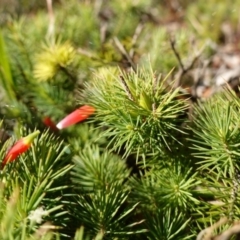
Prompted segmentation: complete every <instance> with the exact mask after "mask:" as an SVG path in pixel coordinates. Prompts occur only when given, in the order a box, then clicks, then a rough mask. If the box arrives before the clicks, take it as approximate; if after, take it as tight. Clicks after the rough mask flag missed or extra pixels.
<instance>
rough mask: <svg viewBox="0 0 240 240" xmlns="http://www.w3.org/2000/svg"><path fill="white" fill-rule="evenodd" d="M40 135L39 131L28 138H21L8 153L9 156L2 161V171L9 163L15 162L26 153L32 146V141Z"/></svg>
mask: <svg viewBox="0 0 240 240" xmlns="http://www.w3.org/2000/svg"><path fill="white" fill-rule="evenodd" d="M39 133H40V131H39V130H37V131H35V132H33V133H31V134H29V135H27V136H26V137H23V138H21V139H20V140H18V141H17V142H16V143H15V144H14V145H13V147H12V148H11V149H10V150H9V151H8V153H7V155H6V156H5V158H4V159H3V161H2V169H3V168H4V166H5V165H6V164H7V163H9V162H12V161H14V160H15V159H16V158H17V157H18V156H19V155H20V154H22V153H24V152H26V151H27V150H28V149H29V147H30V146H31V143H32V141H33V140H34V138H35V137H36V136H37V135H38V134H39Z"/></svg>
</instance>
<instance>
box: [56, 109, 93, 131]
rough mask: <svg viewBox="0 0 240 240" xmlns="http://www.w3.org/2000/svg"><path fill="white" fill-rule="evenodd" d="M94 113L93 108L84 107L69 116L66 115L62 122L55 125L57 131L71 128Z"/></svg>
mask: <svg viewBox="0 0 240 240" xmlns="http://www.w3.org/2000/svg"><path fill="white" fill-rule="evenodd" d="M94 111H95V108H94V107H91V106H88V105H84V106H82V107H80V108H78V109H77V110H75V111H73V112H72V113H70V114H69V115H67V116H66V117H65V118H64V119H63V120H61V121H60V122H59V123H58V124H57V128H58V129H63V128H66V127H68V126H71V125H73V124H75V123H78V122H82V121H84V120H85V119H87V118H88V117H89V116H90V115H92V114H93V113H94Z"/></svg>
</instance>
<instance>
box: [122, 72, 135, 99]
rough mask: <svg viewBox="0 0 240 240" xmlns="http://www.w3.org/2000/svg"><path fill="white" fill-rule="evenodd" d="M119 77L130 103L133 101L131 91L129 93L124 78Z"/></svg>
mask: <svg viewBox="0 0 240 240" xmlns="http://www.w3.org/2000/svg"><path fill="white" fill-rule="evenodd" d="M119 77H120V80H121V82H122V85H123V88H124V90H125V92H126V94H127V96H128V98H129V99H130V100H131V101H134V98H133V95H132V93H131V91H130V89H129V87H128V85H127V83H126V81H125V79H124V77H123V76H121V75H120V76H119Z"/></svg>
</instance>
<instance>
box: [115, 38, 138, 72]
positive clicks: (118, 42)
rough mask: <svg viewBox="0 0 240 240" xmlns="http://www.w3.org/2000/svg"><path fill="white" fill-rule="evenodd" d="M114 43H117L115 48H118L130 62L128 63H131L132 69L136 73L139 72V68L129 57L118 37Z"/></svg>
mask: <svg viewBox="0 0 240 240" xmlns="http://www.w3.org/2000/svg"><path fill="white" fill-rule="evenodd" d="M113 41H114V43H115V46H116V47H117V49H118V51H119V52H120V53H121V54H122V55H123V56H124V57H125V58H126V59H127V60H128V62H129V63H130V65H131V67H132V69H133V70H134V72H136V71H137V68H136V66H135V64H134V62H133V60H132V58H131V57H130V56H129V54H128V52H127V51H126V49H125V47H124V46H123V45H122V43H121V42H120V41H119V40H118V38H117V37H114V38H113Z"/></svg>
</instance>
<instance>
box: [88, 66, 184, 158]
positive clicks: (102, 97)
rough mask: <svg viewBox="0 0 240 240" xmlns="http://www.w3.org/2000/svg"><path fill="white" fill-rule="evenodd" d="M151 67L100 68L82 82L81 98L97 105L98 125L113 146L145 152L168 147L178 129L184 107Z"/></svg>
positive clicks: (174, 139) (164, 149) (140, 152)
mask: <svg viewBox="0 0 240 240" xmlns="http://www.w3.org/2000/svg"><path fill="white" fill-rule="evenodd" d="M165 80H166V79H164V80H162V81H160V80H159V79H158V78H156V76H154V73H153V72H152V71H151V70H139V71H138V72H137V73H135V72H133V71H132V72H130V73H129V74H125V73H123V72H121V71H119V70H117V69H101V70H99V72H97V73H95V78H94V79H93V80H92V81H91V82H89V83H87V84H86V88H87V89H86V91H85V92H84V97H85V99H88V102H89V104H91V105H93V106H94V107H95V108H96V109H97V113H96V116H97V119H98V121H101V122H100V126H102V127H107V128H108V129H107V130H106V131H105V132H104V136H106V137H108V138H109V139H110V143H109V145H110V146H111V147H112V149H113V150H118V151H119V150H120V149H121V148H122V147H123V146H125V154H124V155H125V156H128V155H129V154H131V153H137V155H138V156H139V155H147V154H149V153H151V154H154V153H155V152H165V151H166V149H169V150H170V151H171V148H172V145H173V144H174V143H176V142H177V139H176V136H177V134H180V133H183V131H182V130H181V122H182V119H181V115H182V114H183V112H184V110H185V109H186V107H187V104H186V102H184V101H183V100H179V99H178V97H179V96H180V94H179V91H178V89H176V90H173V89H167V87H166V86H165V84H166V81H165Z"/></svg>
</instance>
